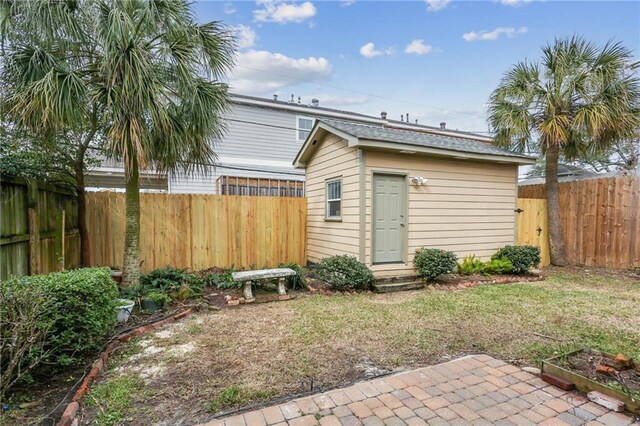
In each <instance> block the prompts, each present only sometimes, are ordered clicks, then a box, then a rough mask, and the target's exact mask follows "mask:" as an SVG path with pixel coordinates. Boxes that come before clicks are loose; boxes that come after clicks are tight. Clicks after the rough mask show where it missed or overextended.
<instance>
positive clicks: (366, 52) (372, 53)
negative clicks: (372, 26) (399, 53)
mask: <svg viewBox="0 0 640 426" xmlns="http://www.w3.org/2000/svg"><path fill="white" fill-rule="evenodd" d="M394 53H395V50H394V49H393V48H392V47H389V48H387V49H384V50H379V49H376V45H375V44H373V43H372V42H369V43H367V44H365V45H364V46H362V47H361V48H360V54H361V55H362V56H364V57H365V58H375V57H376V56H382V55H393V54H394Z"/></svg>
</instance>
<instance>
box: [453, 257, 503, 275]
mask: <svg viewBox="0 0 640 426" xmlns="http://www.w3.org/2000/svg"><path fill="white" fill-rule="evenodd" d="M512 269H513V265H512V264H511V262H510V261H509V259H506V258H501V259H491V260H490V261H488V262H483V261H481V260H480V259H477V258H476V257H475V255H470V256H466V257H465V258H464V259H462V262H461V263H459V264H458V273H459V274H461V275H472V274H486V275H494V274H509V273H511V271H512Z"/></svg>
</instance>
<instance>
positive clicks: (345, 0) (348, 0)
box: [340, 0, 356, 7]
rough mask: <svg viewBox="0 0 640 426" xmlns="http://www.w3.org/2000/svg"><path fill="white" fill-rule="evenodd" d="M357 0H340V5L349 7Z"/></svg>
mask: <svg viewBox="0 0 640 426" xmlns="http://www.w3.org/2000/svg"><path fill="white" fill-rule="evenodd" d="M355 2H356V0H340V6H342V7H349V6H351V5H353V4H354V3H355Z"/></svg>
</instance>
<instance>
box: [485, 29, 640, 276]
mask: <svg viewBox="0 0 640 426" xmlns="http://www.w3.org/2000/svg"><path fill="white" fill-rule="evenodd" d="M631 59H632V56H631V53H630V52H629V50H627V49H626V48H624V47H623V46H622V45H621V44H620V43H613V42H609V43H607V44H605V45H604V46H603V47H598V46H596V45H594V44H592V43H589V42H587V41H585V40H584V39H582V38H580V37H572V38H568V39H557V40H555V42H554V43H553V44H550V45H547V46H544V47H543V48H542V59H541V60H540V62H529V61H526V60H525V61H523V62H520V63H518V64H516V65H515V66H514V67H513V68H511V69H510V70H509V71H507V72H506V73H505V74H504V76H503V78H502V80H501V82H500V84H499V86H498V88H497V89H495V91H494V92H493V93H492V94H491V97H490V99H489V106H488V121H489V125H490V127H491V128H492V130H493V131H494V132H495V140H496V142H497V143H498V144H499V145H501V146H504V147H508V148H512V149H516V150H518V151H520V152H523V151H525V150H530V151H533V152H538V153H541V154H542V155H544V156H545V182H546V191H547V203H548V204H547V205H548V207H547V215H548V218H549V241H550V249H551V262H552V263H553V264H554V265H559V266H562V265H565V264H566V253H565V244H564V236H563V231H562V223H561V222H560V205H559V192H558V161H559V160H560V159H563V160H564V161H567V162H571V161H572V160H574V159H577V158H580V157H583V156H587V155H593V154H594V153H597V152H601V151H603V150H605V149H607V148H608V147H610V146H611V144H613V143H614V142H616V141H619V140H622V139H624V138H627V137H632V136H633V135H634V133H636V132H637V129H638V126H639V125H640V115H639V103H640V101H639V100H640V81H639V80H638V78H636V77H635V76H633V75H632V74H631V73H628V72H625V68H626V67H628V65H629V63H630V62H631Z"/></svg>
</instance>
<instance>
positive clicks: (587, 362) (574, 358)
mask: <svg viewBox="0 0 640 426" xmlns="http://www.w3.org/2000/svg"><path fill="white" fill-rule="evenodd" d="M603 360H605V361H606V359H605V357H603V356H602V355H596V354H592V353H588V352H578V353H577V354H574V355H571V356H569V357H567V358H566V360H565V361H564V362H563V363H562V366H563V367H564V368H567V369H568V370H571V371H573V372H575V373H578V374H580V375H582V376H585V377H587V378H589V379H591V380H594V381H596V382H598V383H602V384H603V385H607V386H610V385H611V384H612V383H613V384H615V383H618V384H620V387H622V388H623V389H625V390H629V391H631V392H633V393H637V395H638V396H640V372H639V370H636V369H635V368H629V369H621V370H620V371H618V372H617V376H616V377H612V376H609V375H607V374H600V373H597V372H596V367H597V366H598V365H599V364H600V363H601V362H602V361H603ZM614 386H615V385H614ZM615 387H618V386H615Z"/></svg>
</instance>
